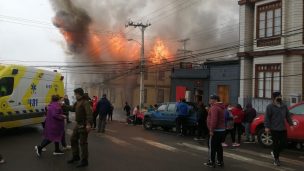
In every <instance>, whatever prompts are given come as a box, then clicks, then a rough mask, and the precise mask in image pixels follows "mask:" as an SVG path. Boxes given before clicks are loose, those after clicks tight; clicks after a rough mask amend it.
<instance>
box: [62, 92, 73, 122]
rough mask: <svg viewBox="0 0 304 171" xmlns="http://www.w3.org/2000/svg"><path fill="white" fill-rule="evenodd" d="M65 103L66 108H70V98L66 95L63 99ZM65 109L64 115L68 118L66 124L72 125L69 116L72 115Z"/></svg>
mask: <svg viewBox="0 0 304 171" xmlns="http://www.w3.org/2000/svg"><path fill="white" fill-rule="evenodd" d="M63 102H64V104H65V105H66V106H70V100H69V97H68V95H65V96H64V98H63ZM62 109H63V114H64V115H65V116H66V122H67V123H71V121H70V119H69V115H70V112H69V110H67V109H66V108H64V107H63V108H62Z"/></svg>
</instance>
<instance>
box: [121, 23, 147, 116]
mask: <svg viewBox="0 0 304 171" xmlns="http://www.w3.org/2000/svg"><path fill="white" fill-rule="evenodd" d="M129 26H133V27H134V28H136V27H139V28H140V30H141V35H142V39H141V41H142V43H141V60H140V88H139V89H140V90H139V110H140V111H142V107H143V99H144V97H143V95H144V81H143V69H144V58H145V49H144V47H145V30H146V28H147V27H149V26H151V24H150V23H147V24H143V23H134V22H133V21H129V22H128V23H127V24H126V27H129Z"/></svg>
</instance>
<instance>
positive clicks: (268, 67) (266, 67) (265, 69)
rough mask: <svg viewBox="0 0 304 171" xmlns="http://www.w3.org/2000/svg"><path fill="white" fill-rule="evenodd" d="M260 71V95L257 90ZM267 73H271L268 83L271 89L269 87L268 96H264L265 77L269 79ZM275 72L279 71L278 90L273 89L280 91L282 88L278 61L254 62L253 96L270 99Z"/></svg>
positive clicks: (258, 88) (280, 66)
mask: <svg viewBox="0 0 304 171" xmlns="http://www.w3.org/2000/svg"><path fill="white" fill-rule="evenodd" d="M260 73H263V80H262V81H263V85H262V87H263V89H262V90H263V95H262V96H260V94H259V92H260V90H261V89H260V76H259V75H260ZM267 73H271V77H270V79H271V80H270V81H271V82H270V85H271V89H270V97H267V96H266V81H267V79H269V77H266V74H267ZM275 73H279V77H278V78H279V90H275V91H281V89H282V85H281V84H282V65H281V64H280V63H275V64H256V65H255V97H256V98H263V99H271V95H272V93H273V92H274V81H277V80H275V77H274V74H275Z"/></svg>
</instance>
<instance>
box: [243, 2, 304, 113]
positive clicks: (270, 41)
mask: <svg viewBox="0 0 304 171" xmlns="http://www.w3.org/2000/svg"><path fill="white" fill-rule="evenodd" d="M238 4H239V6H240V16H239V18H240V48H239V53H238V56H239V57H240V61H241V69H240V78H241V81H240V96H239V102H240V103H241V104H243V105H245V104H246V103H247V102H252V104H253V105H254V107H255V108H256V109H257V110H258V111H259V112H264V111H265V108H266V105H268V104H269V103H270V102H271V95H272V92H274V91H281V92H282V95H283V98H284V100H285V101H286V102H287V104H289V105H290V104H293V103H296V102H298V101H299V100H301V99H302V97H303V55H304V48H303V43H304V41H303V35H304V34H303V19H304V18H303V4H304V3H303V0H240V1H238Z"/></svg>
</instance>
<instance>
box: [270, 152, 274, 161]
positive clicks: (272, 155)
mask: <svg viewBox="0 0 304 171" xmlns="http://www.w3.org/2000/svg"><path fill="white" fill-rule="evenodd" d="M270 155H271V157H272V158H273V159H274V154H273V151H271V152H270Z"/></svg>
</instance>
